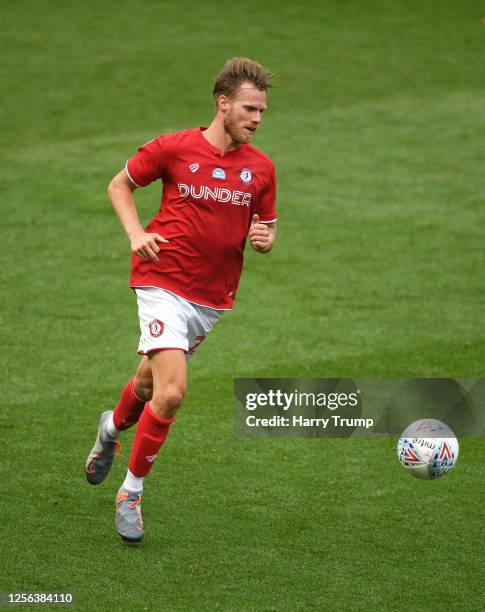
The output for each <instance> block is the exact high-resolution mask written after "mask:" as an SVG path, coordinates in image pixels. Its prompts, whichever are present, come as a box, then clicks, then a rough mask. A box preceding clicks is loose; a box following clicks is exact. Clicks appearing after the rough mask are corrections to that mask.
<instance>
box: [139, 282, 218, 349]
mask: <svg viewBox="0 0 485 612" xmlns="http://www.w3.org/2000/svg"><path fill="white" fill-rule="evenodd" d="M135 293H136V297H137V301H138V316H139V318H140V331H141V336H140V342H139V344H138V353H139V354H140V355H148V354H149V353H151V352H152V351H159V350H163V349H182V350H183V351H184V352H185V354H186V357H187V358H188V357H190V356H191V355H192V353H193V352H194V351H195V349H196V348H197V347H198V346H199V344H200V343H201V342H202V341H203V340H204V339H205V337H206V336H207V334H208V333H209V332H211V331H212V330H213V328H214V326H215V324H216V323H217V321H219V319H220V318H221V316H222V313H223V312H224V311H223V310H217V309H216V308H209V307H207V306H198V305H197V304H193V303H192V302H188V301H187V300H184V299H183V298H181V297H179V296H178V295H175V294H174V293H170V292H169V291H165V289H160V288H159V287H136V288H135Z"/></svg>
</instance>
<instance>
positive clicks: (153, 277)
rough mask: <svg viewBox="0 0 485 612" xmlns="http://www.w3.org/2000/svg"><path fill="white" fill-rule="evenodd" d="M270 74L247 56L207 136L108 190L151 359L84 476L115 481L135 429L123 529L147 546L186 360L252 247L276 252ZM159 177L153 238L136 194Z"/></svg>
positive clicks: (180, 145)
mask: <svg viewBox="0 0 485 612" xmlns="http://www.w3.org/2000/svg"><path fill="white" fill-rule="evenodd" d="M272 76H273V75H272V74H271V73H270V72H269V71H268V70H267V69H266V68H264V67H263V66H261V65H260V64H258V63H256V62H254V61H252V60H250V59H247V58H233V59H231V60H229V61H228V62H226V64H225V65H224V67H223V69H222V71H221V72H220V74H219V76H218V77H217V80H216V82H215V85H214V90H213V95H214V101H215V116H214V119H213V121H212V123H211V124H210V125H209V127H208V128H204V127H202V128H196V129H189V130H185V131H182V132H177V133H174V134H162V135H161V136H158V137H157V138H155V139H154V140H151V141H150V142H148V143H147V144H145V145H143V146H142V147H141V148H140V149H139V150H138V153H137V154H136V155H135V156H134V157H131V158H130V159H129V160H128V161H127V162H126V166H125V168H124V169H123V170H122V171H121V172H119V174H117V175H116V176H115V177H114V178H113V180H112V181H111V183H110V185H109V188H108V193H109V197H110V199H111V202H112V204H113V207H114V209H115V211H116V213H117V215H118V217H119V218H120V221H121V223H122V225H123V227H124V229H125V231H126V234H127V235H128V238H129V240H130V242H131V251H132V270H131V280H130V286H131V287H132V288H133V289H134V291H135V293H136V296H137V302H138V314H139V319H140V330H141V336H140V342H139V346H138V353H139V354H141V355H143V357H142V359H141V361H140V364H139V367H138V369H137V371H136V373H135V375H134V376H133V378H131V379H130V380H129V381H128V383H127V384H126V386H125V388H124V390H123V392H122V394H121V397H120V400H119V402H118V404H117V405H116V407H115V409H114V411H112V410H108V411H105V412H102V414H101V416H100V419H99V426H98V434H97V437H96V442H95V444H94V447H93V449H92V450H91V452H90V453H89V456H88V459H87V462H86V477H87V480H88V482H89V483H91V484H93V485H96V484H99V483H101V482H102V481H103V480H104V479H105V478H106V476H107V474H108V472H109V470H110V468H111V464H112V462H113V456H114V454H115V451H116V450H117V449H118V447H119V442H118V438H119V437H120V434H121V432H122V431H124V430H126V429H128V428H129V427H131V426H133V425H134V424H135V423H137V427H136V432H135V438H134V442H133V446H132V450H131V456H130V461H129V467H128V471H127V475H126V478H125V480H124V482H123V483H122V485H121V488H120V489H119V491H118V495H117V497H116V529H117V531H118V533H119V534H120V536H121V537H122V538H123V539H124V540H126V541H132V542H138V541H140V540H141V539H142V537H143V522H142V518H141V506H140V501H141V495H142V492H143V485H144V478H145V476H147V474H148V473H149V471H150V470H151V468H152V467H153V463H154V461H155V459H156V458H157V455H158V453H159V451H160V448H161V446H162V444H163V443H164V441H165V439H166V438H167V435H168V432H169V429H170V426H171V425H172V423H173V421H174V419H175V414H176V412H177V410H178V409H179V407H180V405H181V403H182V400H183V398H184V395H185V392H186V388H187V365H186V364H187V360H188V358H189V357H190V356H191V355H192V354H193V352H194V351H195V350H196V348H197V347H198V346H199V345H200V343H201V342H202V341H203V340H204V338H205V337H206V336H207V334H208V333H209V332H210V331H211V330H212V329H213V328H214V326H215V324H216V323H217V321H218V320H219V319H220V317H221V315H222V314H223V312H224V311H226V310H230V309H231V308H232V305H233V302H234V299H235V296H236V292H237V287H238V282H239V277H240V274H241V270H242V264H243V251H244V247H245V243H246V240H249V242H250V244H251V246H252V248H253V249H254V250H255V251H257V252H258V253H268V252H269V251H270V250H271V249H272V247H273V244H274V240H275V233H276V229H275V221H276V211H275V171H274V165H273V163H272V161H271V160H270V159H269V158H268V157H266V155H264V154H263V153H261V152H260V151H259V150H258V149H256V148H255V147H253V146H252V145H251V144H249V143H250V141H251V138H252V137H253V135H254V133H255V132H256V130H257V129H258V127H259V125H260V123H261V119H262V116H263V113H264V111H265V110H266V92H267V90H268V88H269V87H270V86H271V79H272ZM158 179H161V180H162V182H163V192H162V199H161V207H160V210H159V212H158V213H157V215H156V216H155V217H154V218H153V219H152V220H151V221H150V223H149V224H148V226H147V228H146V229H143V228H142V226H141V225H140V221H139V218H138V214H137V211H136V207H135V201H134V197H133V193H134V191H135V190H136V189H137V188H139V187H145V186H147V185H148V184H149V183H151V182H153V181H156V180H158Z"/></svg>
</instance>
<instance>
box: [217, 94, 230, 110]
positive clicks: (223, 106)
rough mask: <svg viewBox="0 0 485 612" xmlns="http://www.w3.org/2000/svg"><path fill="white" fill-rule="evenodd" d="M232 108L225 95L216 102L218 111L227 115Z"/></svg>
mask: <svg viewBox="0 0 485 612" xmlns="http://www.w3.org/2000/svg"><path fill="white" fill-rule="evenodd" d="M229 106H230V100H229V98H228V97H227V96H225V95H224V94H221V95H220V96H219V97H218V98H217V101H216V107H217V110H220V111H221V113H227V111H228V110H229Z"/></svg>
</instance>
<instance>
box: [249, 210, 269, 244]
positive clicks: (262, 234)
mask: <svg viewBox="0 0 485 612" xmlns="http://www.w3.org/2000/svg"><path fill="white" fill-rule="evenodd" d="M274 237H275V228H274V225H272V224H268V223H260V222H259V215H256V214H254V215H253V218H252V220H251V227H250V228H249V232H248V240H249V241H250V242H251V246H252V247H253V249H254V250H255V251H258V253H267V252H268V251H270V250H271V248H272V246H273V241H274Z"/></svg>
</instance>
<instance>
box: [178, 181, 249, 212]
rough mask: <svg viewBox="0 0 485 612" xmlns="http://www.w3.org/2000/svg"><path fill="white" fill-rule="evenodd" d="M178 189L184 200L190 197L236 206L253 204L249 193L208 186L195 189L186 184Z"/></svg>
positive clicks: (179, 185) (181, 184)
mask: <svg viewBox="0 0 485 612" xmlns="http://www.w3.org/2000/svg"><path fill="white" fill-rule="evenodd" d="M177 187H178V190H179V194H180V196H181V197H182V198H186V197H187V196H188V195H190V196H191V197H192V198H194V200H206V201H209V200H212V201H214V202H221V203H225V202H230V203H231V204H235V205H236V206H249V205H250V204H251V196H252V194H251V193H250V192H248V191H237V190H231V189H225V188H224V187H207V186H206V185H201V186H200V187H195V185H186V184H185V183H179V184H178V185H177Z"/></svg>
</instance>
